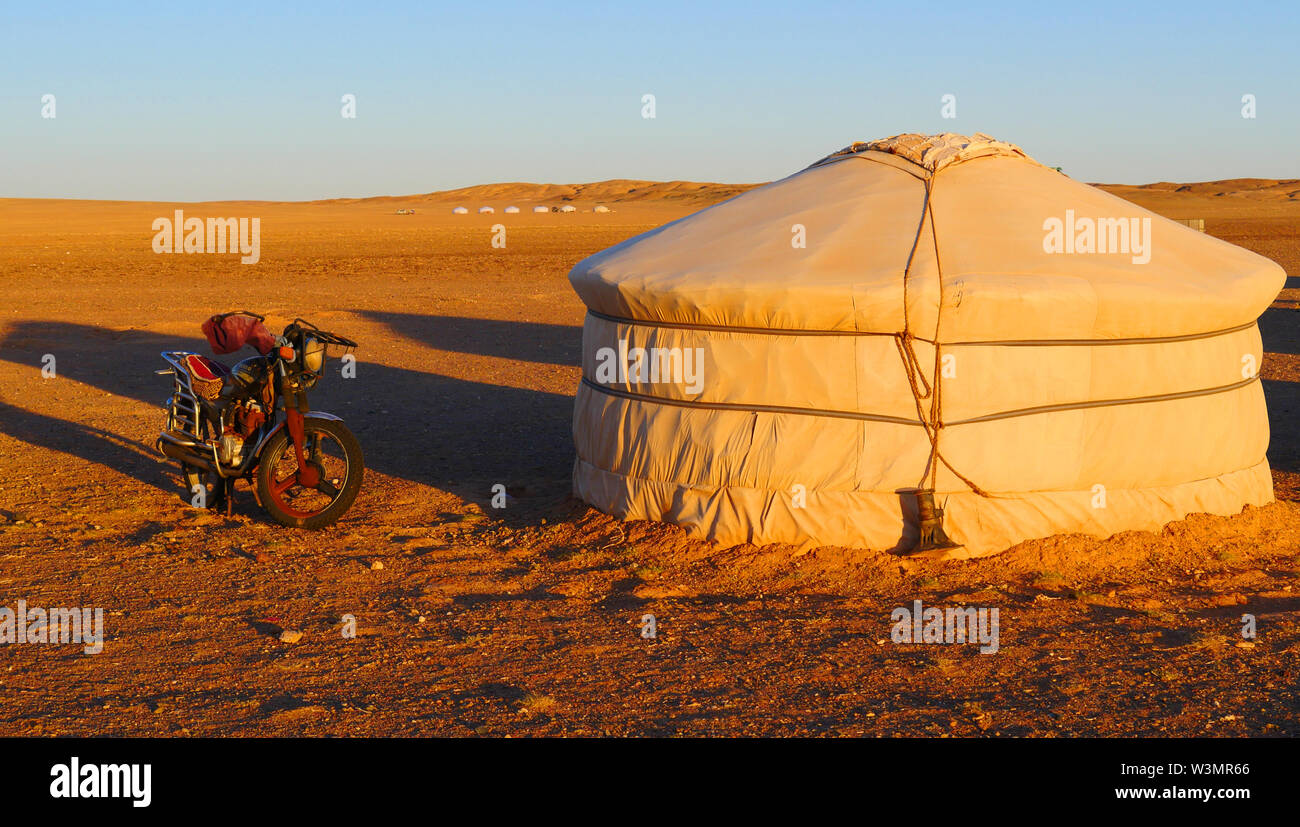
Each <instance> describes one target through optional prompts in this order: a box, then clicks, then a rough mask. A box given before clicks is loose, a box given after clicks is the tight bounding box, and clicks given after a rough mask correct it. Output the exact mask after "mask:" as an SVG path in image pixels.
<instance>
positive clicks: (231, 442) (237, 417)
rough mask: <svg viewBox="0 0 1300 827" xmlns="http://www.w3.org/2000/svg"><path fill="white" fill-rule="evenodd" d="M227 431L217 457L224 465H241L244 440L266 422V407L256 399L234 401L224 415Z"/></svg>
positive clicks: (222, 436) (223, 434)
mask: <svg viewBox="0 0 1300 827" xmlns="http://www.w3.org/2000/svg"><path fill="white" fill-rule="evenodd" d="M224 418H225V420H226V427H225V431H224V432H223V433H222V434H221V442H220V445H219V448H218V453H217V457H218V458H219V459H220V460H221V463H222V464H223V465H239V464H240V463H242V462H243V461H244V442H245V440H247V439H248V438H249V437H250V436H252V435H253V434H254V433H255V432H256V431H257V429H258V428H260V427H262V425H263V424H264V423H265V422H266V409H265V408H264V407H263V406H262V403H261V402H258V401H257V400H256V399H240V400H238V401H235V402H233V403H232V404H231V405H230V408H229V409H228V410H227V412H226V416H225V417H224Z"/></svg>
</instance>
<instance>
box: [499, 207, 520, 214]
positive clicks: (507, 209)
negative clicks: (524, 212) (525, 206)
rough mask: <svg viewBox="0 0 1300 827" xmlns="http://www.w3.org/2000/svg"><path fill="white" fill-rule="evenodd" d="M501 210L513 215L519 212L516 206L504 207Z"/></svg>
mask: <svg viewBox="0 0 1300 827" xmlns="http://www.w3.org/2000/svg"><path fill="white" fill-rule="evenodd" d="M502 212H506V213H510V214H512V215H513V214H514V213H517V212H519V208H518V207H506V208H505V209H504V210H502Z"/></svg>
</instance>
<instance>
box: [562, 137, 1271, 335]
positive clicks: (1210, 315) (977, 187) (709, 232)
mask: <svg viewBox="0 0 1300 827" xmlns="http://www.w3.org/2000/svg"><path fill="white" fill-rule="evenodd" d="M1067 218H1071V219H1073V220H1074V221H1075V222H1078V221H1079V220H1080V219H1088V220H1090V221H1092V222H1093V223H1094V224H1097V223H1098V222H1100V221H1105V222H1106V223H1105V224H1101V227H1102V229H1101V230H1100V232H1098V233H1096V234H1095V235H1094V242H1095V241H1096V239H1097V238H1100V237H1101V236H1102V235H1106V237H1107V239H1108V244H1109V243H1113V244H1114V245H1115V246H1116V247H1118V243H1119V242H1120V241H1121V240H1122V239H1121V237H1120V235H1121V230H1122V229H1124V227H1121V226H1120V225H1119V224H1118V223H1117V222H1119V221H1120V220H1123V222H1124V223H1125V225H1126V226H1127V227H1129V228H1132V229H1135V230H1137V231H1138V232H1139V233H1142V232H1144V228H1145V227H1146V226H1149V233H1150V237H1149V238H1145V237H1144V238H1143V239H1142V240H1143V242H1144V245H1145V246H1146V247H1147V250H1149V253H1150V254H1149V258H1148V259H1147V260H1146V261H1142V260H1141V259H1142V258H1143V256H1142V255H1140V254H1137V253H1135V252H1134V250H1135V248H1134V247H1133V245H1132V244H1131V243H1130V252H1129V253H1124V252H1119V251H1108V252H1102V253H1096V252H1094V253H1087V252H1076V253H1074V254H1063V253H1052V252H1049V251H1048V249H1047V243H1046V241H1045V236H1046V235H1047V228H1048V222H1050V221H1051V220H1052V219H1058V220H1059V221H1060V222H1061V223H1062V224H1063V223H1064V222H1065V220H1066V219H1067ZM1148 220H1149V224H1148ZM801 240H802V241H803V246H799V241H801ZM1135 240H1137V239H1136V235H1135V236H1134V238H1133V239H1130V242H1132V241H1135ZM1083 246H1084V245H1082V244H1081V247H1080V248H1081V249H1082V248H1083ZM569 278H570V281H571V282H572V284H573V286H574V289H575V290H576V291H577V292H578V294H579V296H580V297H581V298H582V299H583V301H584V302H585V303H586V305H587V306H588V308H590V309H591V310H592V311H593V312H595V313H598V314H602V315H605V316H608V317H611V318H616V319H626V320H633V321H636V320H643V321H650V322H659V323H666V324H676V325H682V326H687V327H719V328H744V329H758V330H778V331H779V330H790V331H807V332H814V333H816V332H849V333H862V334H873V333H884V334H893V333H899V332H902V331H904V330H906V331H908V332H910V333H912V334H913V335H915V336H917V337H919V338H925V339H932V340H941V341H947V342H960V341H1002V340H1016V341H1019V340H1066V341H1070V340H1093V339H1128V338H1152V337H1175V336H1184V335H1195V334H1201V333H1205V332H1210V331H1216V330H1222V329H1227V328H1231V327H1234V326H1239V325H1245V324H1249V323H1252V322H1253V321H1254V320H1255V319H1256V318H1257V317H1258V316H1259V314H1260V313H1261V312H1262V311H1263V310H1264V309H1265V308H1266V307H1267V306H1268V305H1269V303H1270V302H1271V301H1272V300H1273V298H1274V296H1276V294H1277V291H1278V289H1279V288H1280V287H1281V284H1282V282H1283V279H1284V273H1283V271H1282V269H1281V268H1280V267H1279V266H1278V265H1277V264H1276V263H1274V262H1272V261H1270V260H1269V259H1266V258H1264V257H1262V256H1259V255H1256V254H1255V253H1252V252H1250V251H1247V250H1244V249H1242V248H1240V247H1236V246H1234V245H1232V244H1229V243H1227V242H1224V241H1221V240H1219V239H1216V238H1214V237H1212V236H1209V235H1207V234H1205V233H1200V232H1196V231H1194V230H1191V229H1189V228H1187V227H1185V226H1183V225H1181V224H1178V223H1176V222H1174V221H1171V220H1168V219H1165V218H1162V217H1160V216H1158V215H1156V214H1154V213H1151V212H1149V211H1148V210H1145V209H1143V208H1142V207H1139V206H1137V205H1136V204H1133V203H1131V202H1128V201H1125V200H1123V199H1121V198H1118V197H1116V196H1113V195H1110V194H1109V193H1106V192H1104V191H1102V190H1100V189H1097V188H1096V187H1092V186H1089V185H1087V184H1084V183H1081V182H1078V181H1075V180H1073V179H1071V178H1069V177H1068V176H1066V175H1063V174H1061V173H1059V172H1057V171H1055V170H1053V169H1051V168H1049V167H1045V166H1043V165H1041V164H1039V163H1038V162H1036V161H1034V160H1032V159H1031V158H1029V156H1028V155H1026V154H1025V153H1024V152H1023V151H1022V150H1021V149H1019V148H1018V147H1016V146H1014V145H1012V144H1009V143H1004V142H1001V141H997V140H995V139H993V138H990V137H989V136H987V135H982V134H976V135H974V136H970V137H966V136H960V135H953V134H951V133H945V134H943V135H935V136H923V135H914V134H907V135H897V136H894V137H892V138H886V139H883V140H880V141H872V142H865V143H855V144H852V145H850V146H849V147H847V148H845V149H843V150H841V151H840V152H837V153H834V154H832V155H828V156H826V157H825V158H823V159H821V160H820V161H818V162H816V163H814V164H813V165H811V166H809V167H807V168H806V169H803V170H802V171H800V172H797V173H795V174H793V175H791V176H789V177H787V178H784V179H781V180H779V181H775V182H773V183H771V184H767V185H765V186H763V187H759V188H756V189H753V190H750V191H748V192H745V193H743V194H741V195H738V196H736V197H734V198H731V199H729V200H727V201H724V202H722V203H720V204H716V205H714V206H712V207H709V208H707V209H705V210H702V211H700V212H697V213H694V214H692V215H689V216H687V217H685V218H682V219H679V220H677V221H674V222H672V223H670V224H666V225H664V226H662V227H659V228H657V229H654V230H651V231H649V232H647V233H643V234H641V235H638V236H635V237H633V238H631V239H628V240H627V241H624V242H623V243H621V244H618V245H616V246H614V247H611V248H609V249H607V250H604V251H602V252H599V253H597V254H595V255H593V256H591V257H589V258H587V259H585V260H583V261H581V262H579V263H578V264H577V265H576V266H575V267H574V268H573V270H572V272H571V273H570V275H569Z"/></svg>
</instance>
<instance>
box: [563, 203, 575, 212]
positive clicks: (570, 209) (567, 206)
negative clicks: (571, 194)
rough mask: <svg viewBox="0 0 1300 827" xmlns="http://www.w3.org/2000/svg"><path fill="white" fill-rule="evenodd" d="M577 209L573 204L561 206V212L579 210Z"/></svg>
mask: <svg viewBox="0 0 1300 827" xmlns="http://www.w3.org/2000/svg"><path fill="white" fill-rule="evenodd" d="M577 211H578V208H577V207H575V206H573V205H572V204H565V205H564V206H563V207H560V212H577Z"/></svg>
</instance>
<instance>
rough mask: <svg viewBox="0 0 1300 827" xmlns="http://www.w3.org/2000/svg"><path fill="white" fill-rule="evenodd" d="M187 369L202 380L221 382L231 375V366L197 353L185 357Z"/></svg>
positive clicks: (191, 374)
mask: <svg viewBox="0 0 1300 827" xmlns="http://www.w3.org/2000/svg"><path fill="white" fill-rule="evenodd" d="M185 369H186V370H188V371H189V372H190V376H192V377H194V378H195V379H198V380H199V381H201V382H219V381H221V380H222V379H225V378H226V377H227V376H229V375H230V368H228V367H226V366H225V365H223V364H221V363H220V362H216V361H213V360H212V359H209V358H208V357H206V356H200V355H199V354H197V353H191V354H189V355H188V356H186V357H185Z"/></svg>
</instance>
